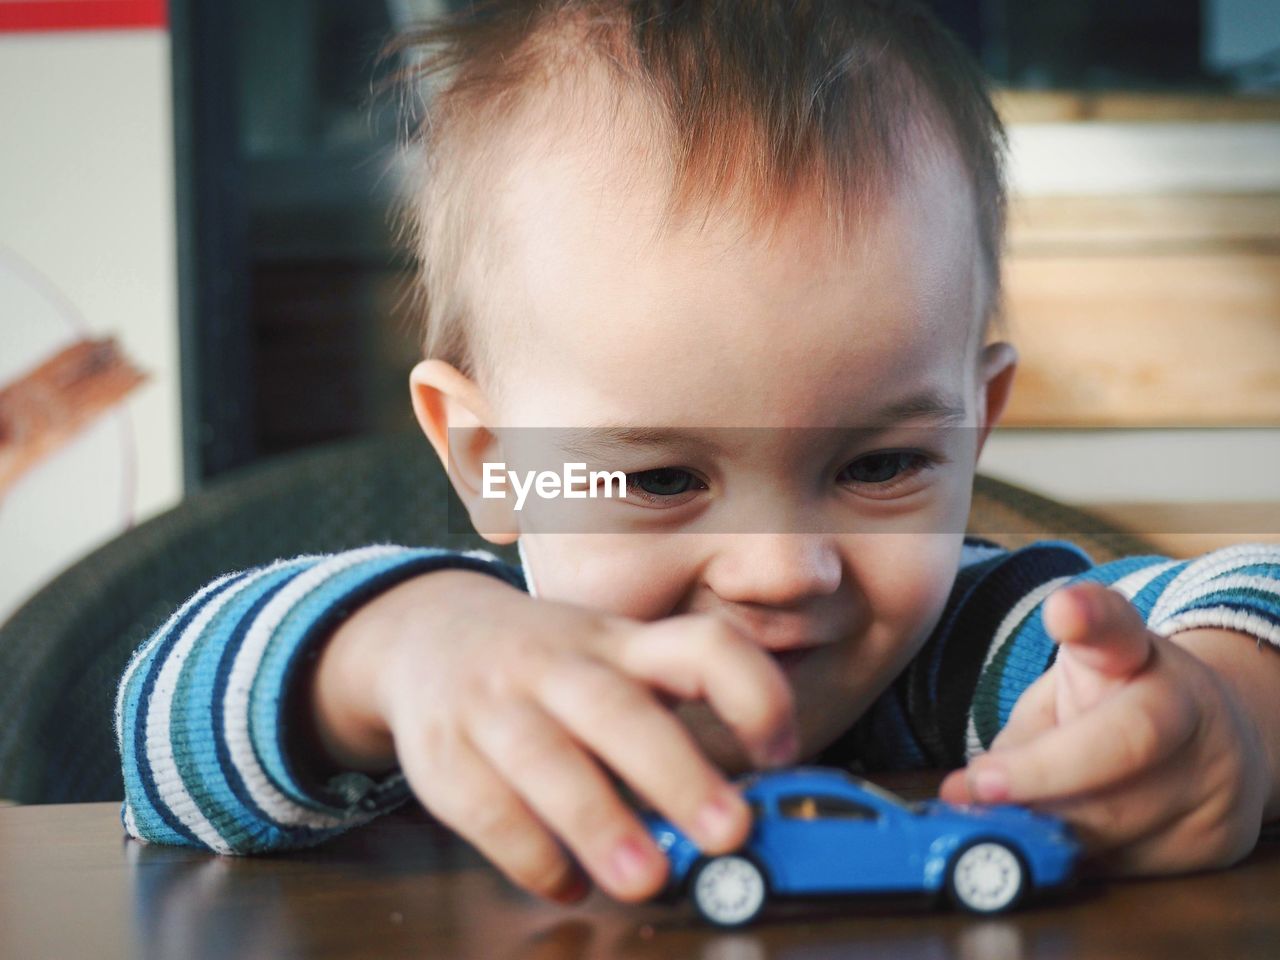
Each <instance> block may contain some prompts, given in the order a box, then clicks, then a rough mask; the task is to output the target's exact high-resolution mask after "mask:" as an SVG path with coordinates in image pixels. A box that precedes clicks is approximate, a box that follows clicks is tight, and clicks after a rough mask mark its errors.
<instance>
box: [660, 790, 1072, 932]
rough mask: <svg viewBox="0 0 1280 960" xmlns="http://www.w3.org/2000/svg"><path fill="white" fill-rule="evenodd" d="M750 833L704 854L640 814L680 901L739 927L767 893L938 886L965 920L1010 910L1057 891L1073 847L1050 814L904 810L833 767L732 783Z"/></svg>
mask: <svg viewBox="0 0 1280 960" xmlns="http://www.w3.org/2000/svg"><path fill="white" fill-rule="evenodd" d="M740 785H741V787H742V789H743V793H744V796H745V798H746V800H747V802H748V803H749V804H750V806H751V810H752V814H753V816H754V820H755V822H754V825H753V827H752V831H751V835H750V837H749V838H748V840H747V843H746V845H745V846H743V847H742V848H741V849H740V850H738V851H737V852H735V853H732V854H727V855H723V856H711V857H709V856H706V855H704V854H703V853H702V851H701V850H699V849H698V848H697V847H696V846H695V845H694V844H693V842H692V841H691V840H689V838H688V837H686V836H685V835H684V834H683V833H681V832H680V831H679V830H677V829H676V828H675V827H674V826H672V825H671V823H670V822H668V821H667V820H664V819H663V818H661V817H659V816H657V815H655V814H647V815H646V816H645V821H646V824H647V826H648V828H649V831H650V832H651V833H652V835H653V837H654V839H655V840H656V841H657V843H658V846H659V847H660V848H661V849H662V850H664V851H665V852H666V854H667V857H668V858H669V859H670V861H671V875H670V881H669V885H668V891H669V893H671V894H674V895H679V894H681V893H687V894H688V896H689V897H690V898H691V899H692V900H693V904H694V906H695V907H696V908H697V910H698V913H700V914H701V915H702V917H703V918H704V919H706V920H708V921H710V922H711V923H714V924H716V925H717V926H721V927H737V926H741V925H743V924H746V923H749V922H750V921H751V920H752V919H754V918H755V917H756V915H757V914H758V913H759V912H760V910H761V909H762V908H763V907H764V905H765V902H766V901H767V900H768V899H769V897H772V896H778V897H795V896H830V895H832V894H845V893H889V892H902V891H921V892H928V893H938V892H941V891H942V890H943V889H944V888H945V890H946V892H947V893H948V894H949V895H950V897H951V899H952V900H953V901H954V902H955V903H956V904H957V905H958V906H960V907H962V908H964V909H966V910H970V911H972V912H974V913H983V914H992V913H1000V912H1002V911H1004V910H1008V909H1010V908H1012V907H1013V906H1014V905H1015V904H1016V903H1017V902H1018V901H1019V900H1020V899H1021V898H1022V896H1023V894H1024V893H1025V892H1026V891H1027V890H1028V889H1031V888H1035V889H1044V888H1047V887H1054V886H1058V885H1061V884H1063V883H1066V882H1067V880H1068V879H1069V878H1070V876H1071V873H1072V870H1073V868H1074V867H1075V863H1076V859H1077V857H1078V855H1079V846H1078V844H1077V843H1076V840H1075V838H1074V836H1073V835H1072V833H1071V831H1070V829H1069V828H1068V827H1067V826H1066V825H1065V824H1064V823H1063V822H1062V821H1061V820H1058V819H1057V818H1055V817H1050V816H1045V815H1043V814H1037V813H1033V812H1032V811H1030V810H1027V809H1025V808H1022V807H1015V806H991V807H958V806H952V805H950V804H946V803H942V802H941V801H936V800H935V801H927V802H922V803H908V802H907V801H905V800H902V799H901V798H900V797H897V796H894V795H893V794H892V793H889V792H888V791H886V790H882V789H881V788H879V787H877V786H875V785H874V784H871V783H868V782H866V781H865V780H861V779H859V778H858V777H854V776H852V775H850V774H847V773H844V772H843V771H839V770H832V769H822V768H798V769H792V770H787V771H781V772H775V773H764V774H758V775H755V776H751V777H748V778H746V779H744V780H743V781H741V784H740Z"/></svg>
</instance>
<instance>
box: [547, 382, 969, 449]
mask: <svg viewBox="0 0 1280 960" xmlns="http://www.w3.org/2000/svg"><path fill="white" fill-rule="evenodd" d="M966 416H967V411H966V410H965V405H964V401H963V400H961V399H959V398H955V397H949V396H945V395H943V394H940V393H935V392H932V391H926V392H924V393H917V394H912V395H911V396H908V397H904V398H903V399H901V400H895V401H893V402H892V403H889V404H886V405H885V406H883V407H881V408H880V409H879V410H877V411H875V413H874V414H873V415H872V416H871V417H869V418H867V419H866V420H862V419H861V418H859V420H860V422H859V423H857V424H851V425H849V426H844V427H810V428H803V427H787V428H785V429H786V430H787V431H788V432H789V433H796V432H800V433H805V432H809V431H812V432H813V433H815V434H820V435H823V436H826V435H829V434H832V433H836V434H840V435H845V434H848V433H849V432H850V431H852V432H854V433H862V434H876V433H878V432H880V431H883V430H886V429H888V428H890V427H894V426H898V425H899V424H902V423H907V422H912V421H920V420H927V421H930V423H931V424H933V425H936V426H940V427H949V426H961V425H963V424H964V422H965V417H966ZM771 429H776V428H769V427H720V428H709V429H705V430H689V429H681V428H678V427H634V426H612V425H607V426H599V427H580V428H575V429H573V430H566V431H563V432H562V433H561V436H560V437H559V438H558V439H559V446H560V449H561V450H563V451H564V452H565V453H566V454H570V455H573V456H578V457H582V458H584V459H590V458H591V457H594V456H599V455H600V454H602V453H609V452H611V451H616V450H620V449H627V450H634V449H635V448H637V447H648V448H651V449H662V450H670V449H674V448H679V449H680V450H682V451H687V452H689V453H702V454H709V455H717V454H721V453H723V452H724V450H725V449H726V447H736V446H739V445H740V444H742V443H743V442H750V441H749V435H750V434H752V433H759V432H761V431H765V432H768V431H769V430H771ZM742 435H748V436H742ZM717 437H721V439H719V440H718V439H717ZM724 441H727V444H726V442H724Z"/></svg>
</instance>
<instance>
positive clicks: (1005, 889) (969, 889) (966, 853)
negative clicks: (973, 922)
mask: <svg viewBox="0 0 1280 960" xmlns="http://www.w3.org/2000/svg"><path fill="white" fill-rule="evenodd" d="M1026 885H1027V871H1026V869H1025V867H1023V864H1022V858H1021V857H1020V856H1018V854H1017V852H1016V851H1015V850H1014V849H1013V848H1012V847H1010V846H1008V845H1007V844H1004V843H1001V842H999V841H997V840H980V841H978V842H977V843H973V844H970V845H969V846H967V847H965V848H964V849H963V850H961V851H960V853H959V854H958V855H957V856H956V858H955V860H953V861H952V863H951V874H950V876H949V877H948V878H947V888H948V890H949V891H950V893H951V899H952V900H954V901H955V903H956V904H957V905H958V906H960V907H962V908H964V909H965V910H968V911H970V912H971V913H1000V912H1002V911H1004V910H1008V909H1010V908H1011V907H1013V906H1014V904H1016V903H1017V902H1018V900H1019V899H1020V898H1021V896H1022V893H1023V891H1024V889H1025V888H1026Z"/></svg>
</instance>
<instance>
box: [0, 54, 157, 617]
mask: <svg viewBox="0 0 1280 960" xmlns="http://www.w3.org/2000/svg"><path fill="white" fill-rule="evenodd" d="M169 57H170V52H169V35H168V33H167V32H166V31H163V30H109V31H84V32H68V33H17V34H9V35H0V271H4V272H5V276H6V277H7V286H3V287H0V289H7V290H8V291H9V295H8V298H7V300H4V301H0V382H7V381H8V380H9V379H11V378H12V377H13V376H15V375H16V374H17V373H18V372H20V371H21V370H22V369H25V368H29V367H30V366H32V365H34V364H35V363H37V362H38V361H39V360H41V359H43V358H44V356H45V355H47V353H48V352H52V350H55V349H57V348H58V347H61V346H65V345H66V343H67V342H69V341H70V340H72V339H74V338H75V335H76V331H75V330H74V329H73V326H74V324H72V323H71V322H70V321H69V320H68V315H71V314H76V315H78V316H79V318H81V319H82V322H83V325H84V328H85V329H87V331H89V332H90V333H91V334H93V335H114V336H116V337H117V338H118V339H119V340H120V341H121V344H122V346H123V348H124V351H125V353H126V354H127V355H128V356H129V357H130V358H131V359H132V360H133V361H134V362H135V363H136V364H137V365H139V366H140V367H142V368H143V369H144V370H145V371H146V372H147V373H148V375H149V376H150V380H149V381H148V383H146V384H145V385H144V386H142V387H141V388H140V389H139V390H137V391H136V392H135V393H134V394H133V396H132V397H131V399H130V400H129V401H128V402H127V410H126V411H125V412H124V413H122V414H118V415H114V416H111V417H109V418H107V419H105V420H103V421H100V422H99V423H98V424H97V426H96V427H94V428H92V429H91V430H90V431H89V432H87V433H86V434H84V435H82V436H81V437H80V438H78V439H77V440H76V441H74V442H73V443H72V444H71V445H69V446H68V447H66V448H64V449H63V450H62V451H61V452H59V453H58V454H56V455H55V456H54V457H53V458H51V459H50V460H48V461H46V462H45V463H43V464H41V465H40V466H38V467H37V468H36V469H35V470H33V471H32V472H30V473H29V474H27V475H26V477H25V478H24V479H23V480H22V481H20V482H19V484H18V486H17V487H16V488H15V489H14V490H13V491H11V493H10V494H9V496H7V497H6V498H5V499H4V500H3V501H0V620H3V619H4V617H5V616H6V615H7V613H8V612H10V611H11V610H12V609H13V608H14V607H15V606H16V605H17V603H18V602H19V600H20V599H21V598H22V597H24V596H25V595H26V594H28V593H29V592H30V591H32V590H33V589H35V588H36V587H37V586H38V585H39V584H41V583H42V582H43V581H44V580H46V579H48V577H49V576H51V575H52V574H53V573H55V572H56V571H57V570H59V569H61V568H62V567H63V566H65V565H66V564H67V563H69V562H70V561H72V560H74V559H75V558H76V557H77V556H79V555H81V554H83V553H84V552H86V551H88V550H89V549H92V548H93V547H94V546H96V545H97V544H99V543H101V542H103V541H105V540H107V539H109V538H110V537H112V536H114V535H115V534H116V533H117V532H119V531H120V530H121V529H122V528H123V526H124V525H125V524H126V523H127V522H128V518H129V515H130V514H132V515H133V516H134V517H135V518H137V519H142V518H145V517H147V516H150V515H152V514H154V513H156V512H157V511H159V510H161V509H163V508H165V507H167V506H170V505H172V504H173V503H175V502H177V500H178V499H179V497H180V496H181V491H182V470H181V435H180V414H179V384H178V327H177V308H176V282H175V270H176V267H175V252H174V208H173V194H174V189H173V146H172V143H173V136H172V122H173V121H172V115H173V111H172V104H171V93H170V90H171V87H170V64H169ZM130 447H132V450H131V449H130Z"/></svg>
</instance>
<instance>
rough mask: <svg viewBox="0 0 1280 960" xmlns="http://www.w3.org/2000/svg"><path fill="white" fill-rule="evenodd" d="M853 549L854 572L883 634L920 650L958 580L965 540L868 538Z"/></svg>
mask: <svg viewBox="0 0 1280 960" xmlns="http://www.w3.org/2000/svg"><path fill="white" fill-rule="evenodd" d="M865 539H866V540H867V541H870V542H866V543H863V544H860V545H859V546H858V548H857V549H855V550H853V551H852V552H851V554H850V555H851V557H852V558H853V559H852V561H851V565H852V566H853V568H854V569H853V576H854V577H855V578H856V580H857V583H858V587H859V592H860V593H861V594H862V596H863V597H864V598H865V602H866V603H867V605H868V607H869V608H870V609H869V612H870V618H869V619H870V620H871V622H872V625H873V628H874V630H875V632H876V633H878V634H879V635H880V636H884V637H888V636H891V637H893V638H895V643H896V644H901V645H908V646H911V647H912V648H913V649H912V652H914V648H918V646H919V644H920V642H922V641H923V640H924V639H925V636H926V635H927V633H928V631H929V630H930V629H932V627H933V626H934V624H936V623H937V619H938V617H939V616H940V615H941V613H942V608H943V607H944V606H945V605H946V602H947V597H948V595H949V594H950V592H951V587H952V585H953V583H954V582H955V575H956V569H957V566H958V564H959V562H960V547H961V543H962V541H961V538H960V537H958V536H953V535H948V534H938V533H928V534H888V535H882V536H873V537H867V538H865Z"/></svg>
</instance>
